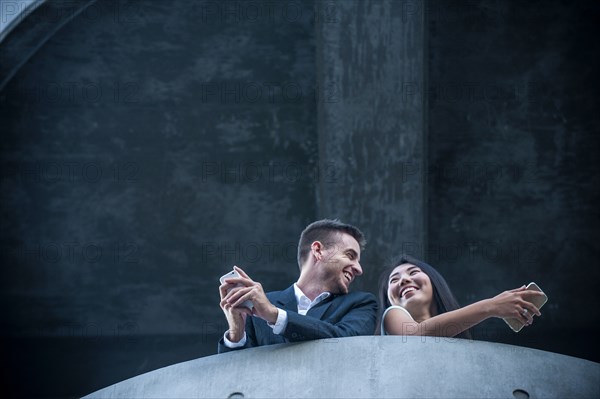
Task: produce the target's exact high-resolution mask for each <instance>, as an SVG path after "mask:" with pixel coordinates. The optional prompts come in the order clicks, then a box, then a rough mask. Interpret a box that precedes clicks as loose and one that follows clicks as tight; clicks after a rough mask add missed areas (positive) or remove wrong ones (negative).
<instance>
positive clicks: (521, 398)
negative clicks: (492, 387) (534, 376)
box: [513, 389, 529, 399]
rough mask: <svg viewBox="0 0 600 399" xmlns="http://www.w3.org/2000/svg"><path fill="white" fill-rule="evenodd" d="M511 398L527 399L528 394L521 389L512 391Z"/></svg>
mask: <svg viewBox="0 0 600 399" xmlns="http://www.w3.org/2000/svg"><path fill="white" fill-rule="evenodd" d="M513 396H514V397H515V398H516V399H529V393H527V391H525V390H523V389H515V390H514V391H513Z"/></svg>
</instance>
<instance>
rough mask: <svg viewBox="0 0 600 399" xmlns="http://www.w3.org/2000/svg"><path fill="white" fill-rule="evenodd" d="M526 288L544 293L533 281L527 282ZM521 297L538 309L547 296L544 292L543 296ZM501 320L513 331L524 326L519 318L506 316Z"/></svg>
mask: <svg viewBox="0 0 600 399" xmlns="http://www.w3.org/2000/svg"><path fill="white" fill-rule="evenodd" d="M527 289H528V290H534V291H539V292H541V293H544V291H542V289H541V288H540V287H539V286H538V285H537V284H536V283H534V282H531V283H529V284H527ZM523 299H525V300H526V301H527V302H530V303H532V304H534V305H535V307H537V308H538V309H541V308H542V306H544V304H545V303H546V302H548V297H547V296H546V294H544V296H535V297H527V296H524V297H523ZM503 320H504V321H505V322H506V324H508V326H509V327H510V328H511V330H513V331H514V332H519V331H521V329H522V328H523V327H524V326H525V323H523V321H521V320H519V319H515V318H508V319H503Z"/></svg>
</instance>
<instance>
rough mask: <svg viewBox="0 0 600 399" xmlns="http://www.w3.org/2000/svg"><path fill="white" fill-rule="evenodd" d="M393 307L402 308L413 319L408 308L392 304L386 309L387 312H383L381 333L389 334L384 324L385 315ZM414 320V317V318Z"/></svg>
mask: <svg viewBox="0 0 600 399" xmlns="http://www.w3.org/2000/svg"><path fill="white" fill-rule="evenodd" d="M392 309H400V310H402V311H403V312H404V313H406V314H407V315H408V317H410V318H411V319H412V318H413V317H412V316H411V315H410V313H408V310H406V309H404V308H403V307H402V306H398V305H392V306H390V307H389V308H387V309H386V310H385V312H383V316H381V335H387V333H386V332H385V328H384V327H383V326H384V321H385V315H387V313H388V312H389V311H390V310H392ZM413 320H414V319H413Z"/></svg>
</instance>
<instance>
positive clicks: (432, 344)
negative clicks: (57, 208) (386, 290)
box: [85, 336, 600, 399]
mask: <svg viewBox="0 0 600 399" xmlns="http://www.w3.org/2000/svg"><path fill="white" fill-rule="evenodd" d="M234 397H235V398H241V397H246V398H392V397H393V398H418V397H425V398H459V397H460V398H485V397H487V398H514V397H517V398H527V397H531V398H575V397H577V398H599V397H600V364H598V363H594V362H591V361H588V360H583V359H578V358H574V357H570V356H565V355H559V354H556V353H550V352H544V351H540V350H536V349H529V348H522V347H517V346H511V345H504V344H496V343H490V342H481V341H467V340H460V339H440V338H433V337H389V336H386V337H352V338H342V339H326V340H319V341H312V342H304V343H296V344H282V345H272V346H265V347H260V348H253V349H246V350H242V351H237V352H230V353H226V354H221V355H214V356H208V357H204V358H200V359H196V360H191V361H188V362H184V363H179V364H175V365H172V366H169V367H164V368H161V369H158V370H155V371H152V372H149V373H146V374H142V375H140V376H137V377H134V378H131V379H128V380H125V381H122V382H120V383H117V384H115V385H112V386H109V387H107V388H104V389H101V390H99V391H96V392H94V393H92V394H90V395H88V396H86V397H85V398H144V399H147V398H234Z"/></svg>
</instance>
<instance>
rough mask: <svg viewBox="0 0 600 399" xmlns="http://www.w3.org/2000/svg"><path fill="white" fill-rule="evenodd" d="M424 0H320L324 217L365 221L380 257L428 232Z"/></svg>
mask: <svg viewBox="0 0 600 399" xmlns="http://www.w3.org/2000/svg"><path fill="white" fill-rule="evenodd" d="M422 10H423V3H421V2H404V1H394V0H360V1H335V2H332V1H329V2H328V1H318V2H317V3H316V11H317V12H316V15H317V17H318V18H317V22H316V29H317V34H316V37H317V83H318V85H319V89H320V90H319V93H320V94H321V95H320V96H319V99H318V100H319V101H318V124H317V126H318V136H319V151H320V154H319V155H320V156H319V159H320V167H321V171H322V172H323V173H321V179H320V187H319V190H318V192H317V193H318V194H317V195H318V198H317V203H318V208H319V212H320V216H321V217H340V218H343V220H346V221H348V222H350V223H355V224H357V225H359V226H360V227H361V228H363V229H364V230H366V233H367V234H368V239H369V241H370V245H369V248H370V250H369V251H368V252H366V253H365V255H367V254H368V259H369V260H370V261H371V262H374V263H373V266H376V267H379V266H380V265H381V262H382V261H383V260H385V259H387V258H388V257H389V256H391V255H393V254H396V253H399V252H401V251H402V250H403V248H402V247H403V246H407V245H419V246H423V245H425V240H424V238H425V237H426V226H427V223H426V202H427V198H426V181H425V177H426V173H424V172H423V171H424V170H426V165H425V162H426V159H425V157H426V154H427V151H426V145H427V141H426V137H427V135H426V123H425V110H426V107H425V96H423V95H422V93H423V90H422V88H423V87H424V83H425V79H426V68H425V66H426V60H425V57H426V52H425V51H426V50H425V49H426V41H425V40H426V37H425V23H424V12H422Z"/></svg>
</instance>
